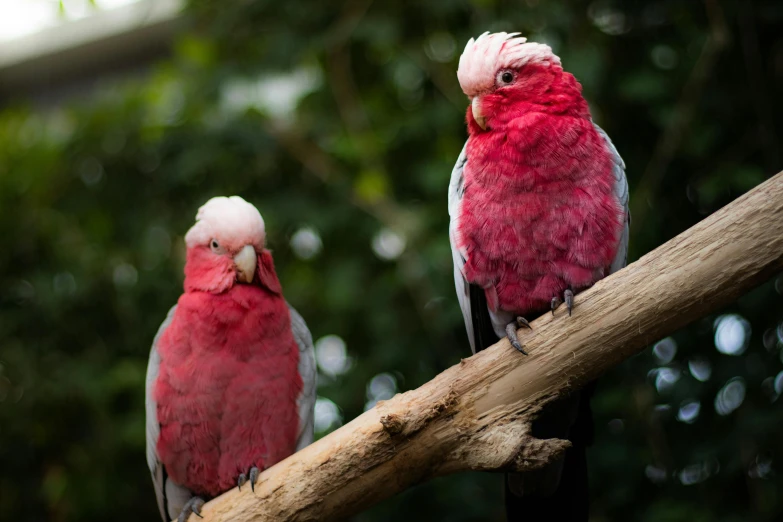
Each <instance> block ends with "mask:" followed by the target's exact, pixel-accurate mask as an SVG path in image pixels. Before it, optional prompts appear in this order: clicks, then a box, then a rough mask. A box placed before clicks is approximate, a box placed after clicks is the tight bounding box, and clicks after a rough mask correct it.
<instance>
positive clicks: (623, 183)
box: [593, 123, 631, 274]
mask: <svg viewBox="0 0 783 522" xmlns="http://www.w3.org/2000/svg"><path fill="white" fill-rule="evenodd" d="M593 125H595V130H597V131H598V134H600V135H601V137H602V138H603V139H604V140H605V141H606V145H607V147H608V148H609V153H610V154H611V155H612V159H613V160H614V165H613V168H612V172H613V173H614V194H615V196H616V197H617V200H618V201H619V202H620V205H622V208H623V210H624V211H625V216H624V222H625V226H624V227H623V232H622V234H621V235H620V244H619V245H618V247H617V254H616V255H615V257H614V260H613V261H612V265H611V266H610V268H609V273H610V274H613V273H615V272H617V271H618V270H620V269H621V268H623V267H624V266H625V265H626V264H627V262H628V239H629V236H630V232H631V209H630V206H629V194H628V179H627V178H626V177H625V162H624V161H623V158H621V157H620V153H619V152H617V149H616V148H615V146H614V144H613V143H612V140H611V139H609V135H607V134H606V132H604V130H603V129H602V128H601V127H599V126H598V125H596V124H595V123H593Z"/></svg>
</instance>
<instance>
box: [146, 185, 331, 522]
mask: <svg viewBox="0 0 783 522" xmlns="http://www.w3.org/2000/svg"><path fill="white" fill-rule="evenodd" d="M185 243H186V245H187V260H186V263H185V285H184V286H185V293H184V294H182V296H181V297H180V298H179V301H178V302H177V305H176V306H174V307H173V308H172V309H171V310H170V311H169V313H168V317H166V320H165V321H164V322H163V324H162V325H161V327H160V329H159V330H158V333H157V335H156V336H155V339H154V341H153V343H152V350H151V352H150V360H149V365H148V367H147V386H146V388H147V389H146V413H147V463H148V464H149V467H150V471H151V472H152V480H153V483H154V486H155V492H156V494H157V499H158V507H159V508H160V513H161V516H162V517H163V520H164V522H166V521H167V520H169V518H171V519H177V518H178V519H179V521H185V520H187V518H188V517H189V516H190V514H191V513H196V514H199V512H200V509H201V507H202V506H203V504H204V501H205V500H208V499H209V498H212V497H215V496H217V495H219V494H220V493H223V492H224V491H227V490H229V489H231V488H232V487H234V486H239V487H240V488H241V487H242V485H243V484H244V483H245V482H247V481H249V482H250V486H251V488H252V487H254V485H255V482H256V479H257V477H258V474H259V472H260V471H261V470H264V469H265V468H268V467H270V466H272V465H273V464H275V463H276V462H279V461H281V460H283V459H284V458H286V457H288V456H289V455H291V454H292V453H294V452H295V451H298V450H299V449H301V448H303V447H304V446H307V445H308V444H310V443H311V442H312V440H313V409H314V403H315V374H316V370H315V359H314V356H313V342H312V337H311V336H310V332H309V331H308V329H307V325H306V324H305V322H304V320H303V319H302V317H301V316H300V315H299V314H298V313H297V312H296V311H295V310H294V309H293V308H292V307H291V306H290V305H288V304H287V303H286V301H285V299H284V298H283V294H282V289H281V288H280V281H278V279H277V274H276V273H275V268H274V264H273V262H272V254H271V253H270V252H269V250H267V249H266V248H265V230H264V220H263V219H262V218H261V214H259V212H258V210H256V208H255V207H254V206H253V205H251V204H250V203H247V202H246V201H245V200H243V199H242V198H240V197H238V196H232V197H229V198H226V197H216V198H212V199H210V200H209V201H207V203H206V204H205V205H204V206H202V207H201V208H200V209H199V211H198V214H197V215H196V223H195V225H193V227H192V228H191V229H190V230H189V231H188V233H187V235H186V236H185ZM167 517H168V518H167Z"/></svg>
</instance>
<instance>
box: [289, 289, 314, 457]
mask: <svg viewBox="0 0 783 522" xmlns="http://www.w3.org/2000/svg"><path fill="white" fill-rule="evenodd" d="M288 311H289V314H290V315H291V331H292V332H293V334H294V340H296V344H297V346H299V375H300V376H301V377H302V393H301V394H300V395H299V398H298V399H297V401H296V402H297V406H298V407H299V433H298V435H297V440H296V451H299V450H300V449H302V448H304V447H305V446H307V445H309V444H311V443H312V442H313V417H314V415H315V395H316V368H315V351H314V350H313V336H312V335H310V330H308V329H307V324H306V323H305V321H304V319H303V318H302V316H301V315H299V312H297V311H296V310H295V309H294V307H292V306H291V305H290V304H289V305H288Z"/></svg>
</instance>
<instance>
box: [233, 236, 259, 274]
mask: <svg viewBox="0 0 783 522" xmlns="http://www.w3.org/2000/svg"><path fill="white" fill-rule="evenodd" d="M256 262H257V256H256V249H255V248H253V245H245V246H244V247H243V248H242V250H240V251H239V253H238V254H237V255H235V256H234V266H236V270H237V280H238V281H239V282H240V283H250V282H252V281H253V276H254V275H255V274H256Z"/></svg>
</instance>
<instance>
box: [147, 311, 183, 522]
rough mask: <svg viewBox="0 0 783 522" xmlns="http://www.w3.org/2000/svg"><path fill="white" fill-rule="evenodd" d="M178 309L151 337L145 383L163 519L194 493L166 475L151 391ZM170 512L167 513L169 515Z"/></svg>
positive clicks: (151, 458)
mask: <svg viewBox="0 0 783 522" xmlns="http://www.w3.org/2000/svg"><path fill="white" fill-rule="evenodd" d="M176 309H177V307H176V305H175V306H173V307H171V310H169V313H168V315H167V316H166V320H165V321H163V324H161V325H160V328H158V333H156V334H155V338H154V339H153V341H152V349H151V350H150V359H149V363H148V364H147V378H146V385H145V400H144V405H145V412H146V417H147V419H146V438H147V465H148V466H149V468H150V473H151V474H152V483H153V486H154V487H155V496H156V497H157V500H158V509H159V510H160V516H161V518H162V519H163V521H164V522H166V521H167V520H169V519H175V518H177V516H178V515H179V512H180V511H181V510H182V506H184V505H185V502H187V501H188V499H190V497H191V496H192V495H191V493H190V491H189V490H187V489H185V488H184V487H182V486H180V485H178V484H175V483H174V482H172V481H171V480H170V479H169V478H168V477H167V476H166V471H165V470H164V469H163V464H162V463H161V462H160V459H159V458H158V450H157V445H158V437H159V436H160V424H158V412H157V409H158V405H157V403H156V402H155V399H154V397H153V395H152V392H153V388H154V386H155V381H156V380H157V378H158V370H159V368H160V354H159V353H158V341H159V340H160V336H161V335H163V332H164V331H166V328H168V326H169V325H170V324H171V321H172V319H174V312H175V310H176ZM167 512H168V517H167V516H166V515H167Z"/></svg>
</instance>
